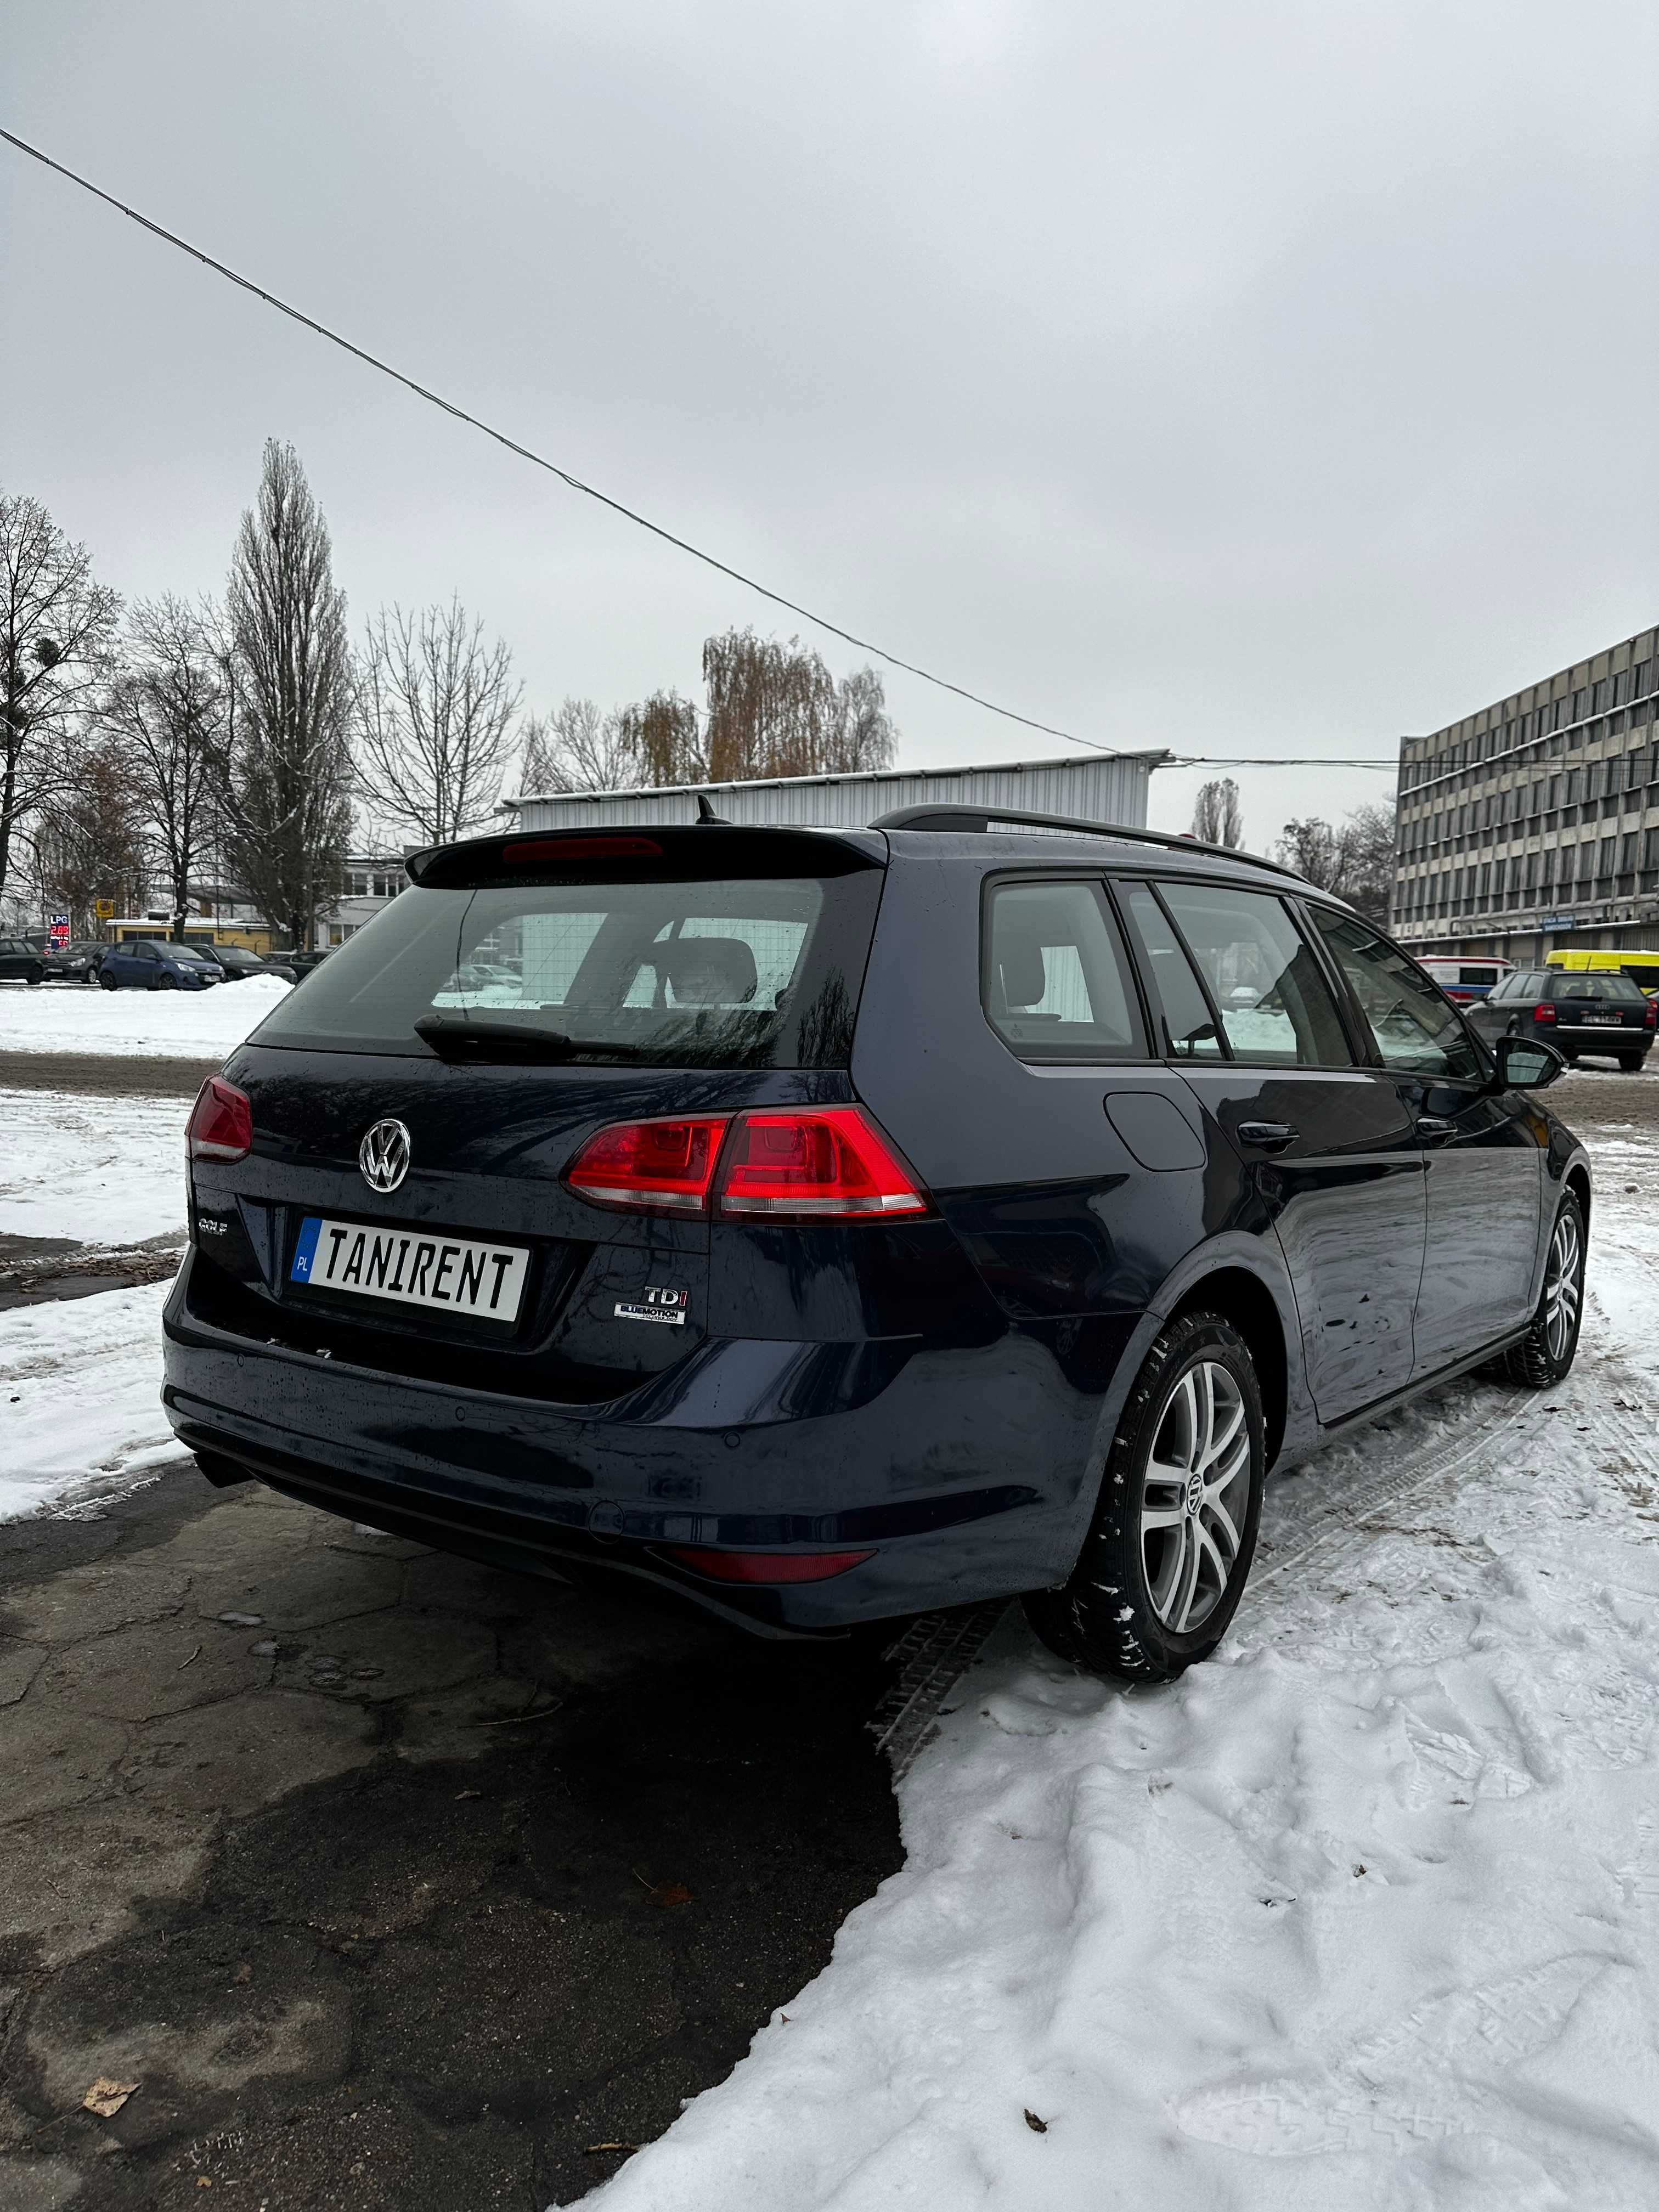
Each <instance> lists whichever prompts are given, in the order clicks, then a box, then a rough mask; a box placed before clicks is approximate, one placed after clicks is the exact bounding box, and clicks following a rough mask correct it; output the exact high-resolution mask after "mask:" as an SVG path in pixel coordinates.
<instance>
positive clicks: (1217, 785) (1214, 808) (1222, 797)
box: [1193, 775, 1244, 846]
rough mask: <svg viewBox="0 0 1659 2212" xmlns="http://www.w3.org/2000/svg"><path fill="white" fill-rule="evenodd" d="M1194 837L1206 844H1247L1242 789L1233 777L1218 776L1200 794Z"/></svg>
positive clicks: (1196, 809)
mask: <svg viewBox="0 0 1659 2212" xmlns="http://www.w3.org/2000/svg"><path fill="white" fill-rule="evenodd" d="M1193 835H1194V837H1201V838H1202V839H1203V841H1204V842H1205V843H1206V845H1229V846H1238V845H1242V844H1243V842H1244V813H1243V808H1242V807H1241V806H1240V805H1239V803H1238V786H1237V784H1236V783H1235V782H1234V781H1233V780H1232V778H1231V776H1230V775H1223V776H1218V777H1217V778H1216V779H1215V780H1214V781H1213V782H1211V783H1206V785H1204V787H1203V788H1202V789H1201V790H1200V793H1199V794H1198V804H1197V805H1195V806H1194V809H1193Z"/></svg>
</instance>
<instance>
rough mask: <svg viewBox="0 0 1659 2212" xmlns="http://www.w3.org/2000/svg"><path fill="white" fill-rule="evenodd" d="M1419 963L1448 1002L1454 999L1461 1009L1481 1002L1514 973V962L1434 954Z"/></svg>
mask: <svg viewBox="0 0 1659 2212" xmlns="http://www.w3.org/2000/svg"><path fill="white" fill-rule="evenodd" d="M1418 964H1419V966H1420V967H1421V968H1423V969H1425V971H1426V972H1427V973H1428V974H1429V975H1432V976H1433V978H1434V980H1435V981H1436V982H1437V983H1438V984H1439V986H1440V987H1441V989H1442V990H1443V992H1444V993H1445V994H1446V996H1447V997H1448V998H1449V999H1451V1000H1455V1002H1456V1003H1457V1005H1459V1006H1473V1005H1474V1004H1475V1002H1476V1001H1477V1000H1480V999H1484V998H1485V997H1486V994H1487V993H1488V992H1489V991H1495V990H1496V989H1497V988H1498V985H1499V984H1500V983H1501V982H1502V981H1503V980H1504V977H1505V976H1506V975H1510V974H1512V973H1513V971H1514V964H1515V963H1513V962H1512V961H1509V960H1498V959H1492V960H1486V959H1478V958H1475V957H1470V958H1468V959H1465V958H1463V957H1462V956H1461V955H1459V956H1456V957H1454V956H1452V955H1450V954H1443V953H1438V952H1433V953H1430V954H1428V955H1427V956H1426V957H1425V958H1424V959H1423V960H1421V961H1420V962H1419V963H1418Z"/></svg>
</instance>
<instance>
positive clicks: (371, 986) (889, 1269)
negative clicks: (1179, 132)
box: [163, 807, 1590, 1681]
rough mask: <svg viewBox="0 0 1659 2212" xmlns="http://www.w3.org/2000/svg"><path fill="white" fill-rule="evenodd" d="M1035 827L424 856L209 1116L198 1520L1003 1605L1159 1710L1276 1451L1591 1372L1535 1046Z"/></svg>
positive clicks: (733, 1598) (1217, 1633)
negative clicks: (1578, 1361) (293, 1523)
mask: <svg viewBox="0 0 1659 2212" xmlns="http://www.w3.org/2000/svg"><path fill="white" fill-rule="evenodd" d="M1006 818H1007V817H987V814H986V813H985V812H984V811H981V810H969V809H959V808H950V807H934V808H915V809H910V810H907V811H902V812H900V813H897V814H894V815H890V816H889V817H886V818H885V819H884V821H882V822H879V823H876V824H874V825H873V826H872V827H871V828H869V829H838V830H829V829H781V828H766V829H763V828H758V827H756V828H739V827H735V826H732V825H729V824H728V825H719V826H716V825H713V824H705V825H704V826H702V827H700V828H690V827H686V828H684V829H682V828H656V827H652V828H650V829H641V830H630V831H629V834H628V835H627V836H625V837H619V836H615V835H612V834H609V833H600V834H597V835H596V834H594V833H592V832H582V831H577V832H574V833H560V834H558V835H556V836H545V835H533V836H495V837H489V838H485V839H480V840H477V841H476V842H471V843H467V844H462V845H453V846H447V847H441V848H434V849H432V850H430V851H428V852H425V853H421V854H416V855H415V856H414V857H413V858H412V859H411V860H410V861H409V863H408V868H409V874H410V888H409V889H408V890H405V891H404V892H402V893H400V894H399V896H398V897H397V898H396V899H395V900H394V901H393V902H392V903H391V904H390V905H389V906H388V907H387V908H385V909H384V910H383V911H382V912H381V913H380V915H377V916H376V917H375V919H374V921H373V922H372V923H370V924H369V925H368V927H366V928H365V929H363V930H362V932H361V933H359V934H358V935H356V936H355V937H354V938H352V939H350V940H349V943H347V944H345V945H343V946H342V947H341V948H340V949H339V950H338V951H337V952H335V953H331V955H330V956H329V957H328V959H327V961H326V963H324V964H323V965H322V966H321V967H319V969H317V970H316V972H314V973H313V975H311V976H309V977H308V978H307V981H306V982H304V983H303V984H302V985H301V987H300V988H299V989H298V990H295V991H293V992H290V993H289V994H286V995H285V996H284V997H283V1000H281V1002H280V1003H279V1004H278V1005H277V1006H275V1007H274V1008H273V1009H272V1011H271V1012H270V1014H269V1015H268V1016H267V1017H266V1018H265V1020H264V1022H263V1023H262V1024H260V1026H259V1027H258V1029H257V1030H254V1032H253V1033H252V1036H251V1037H250V1038H249V1039H248V1041H247V1042H246V1043H244V1044H242V1045H241V1046H240V1047H239V1048H237V1050H236V1051H235V1052H234V1054H233V1055H232V1056H231V1058H230V1059H229V1060H228V1062H227V1063H226V1066H225V1068H224V1071H223V1073H222V1075H218V1076H215V1077H214V1078H212V1079H210V1081H209V1082H208V1083H207V1084H206V1085H204V1087H203V1090H202V1091H201V1094H200V1096H199V1097H198V1099H197V1103H196V1106H195V1108H194V1109H193V1110H192V1113H191V1119H190V1124H189V1133H188V1146H187V1148H188V1152H189V1156H190V1172H191V1191H190V1217H189V1218H190V1227H191V1245H190V1249H189V1252H188V1255H187V1257H186V1260H185V1266H184V1268H183V1270H182V1272H181V1273H180V1275H179V1279H178V1282H177V1284H176V1285H175V1286H174V1289H173V1292H172V1295H171V1297H170V1298H169V1300H168V1303H167V1310H166V1316H165V1322H164V1333H165V1340H166V1383H165V1388H164V1390H163V1403H164V1405H165V1407H166V1408H167V1413H168V1417H169V1419H171V1421H172V1423H173V1427H174V1429H175V1430H176V1431H177V1432H178V1435H179V1438H180V1440H181V1442H182V1443H184V1444H185V1446H186V1447H187V1448H188V1449H191V1450H192V1451H194V1452H195V1453H196V1455H197V1459H198V1462H199V1463H200V1465H201V1466H202V1468H203V1469H204V1472H205V1473H206V1474H207V1475H208V1477H209V1479H210V1480H212V1481H215V1482H221V1483H225V1482H236V1481H240V1480H246V1478H248V1477H249V1476H252V1477H255V1478H257V1479H258V1480H260V1481H263V1482H265V1483H268V1484H270V1485H271V1486H273V1487H275V1488H276V1489H277V1490H280V1491H284V1492H288V1493H289V1494H290V1495H292V1496H294V1497H295V1498H302V1499H305V1500H307V1501H308V1502H310V1503H311V1504H315V1505H319V1506H321V1507H323V1508H325V1509H326V1510H331V1511H333V1512H337V1513H340V1514H343V1515H345V1516H347V1517H349V1519H351V1520H353V1521H356V1522H369V1523H371V1524H373V1525H374V1526H376V1527H380V1528H387V1529H391V1530H394V1531H396V1532H398V1533H400V1534H405V1535H409V1536H411V1537H414V1538H415V1539H416V1541H422V1542H427V1543H434V1544H437V1545H439V1546H440V1547H446V1548H448V1549H452V1550H455V1551H459V1552H462V1553H466V1552H469V1551H471V1552H474V1553H477V1554H478V1555H480V1556H483V1557H486V1558H489V1559H494V1560H495V1561H497V1562H499V1563H510V1564H513V1565H519V1566H522V1567H526V1568H529V1569H532V1570H536V1569H540V1570H543V1571H550V1572H552V1573H555V1574H558V1573H561V1572H563V1571H573V1572H575V1573H578V1574H580V1576H581V1577H583V1578H584V1579H585V1580H589V1581H594V1580H598V1581H599V1582H600V1583H601V1585H602V1583H603V1578H604V1577H605V1576H607V1575H611V1576H620V1577H623V1586H626V1587H633V1586H636V1584H637V1583H639V1582H641V1581H643V1582H646V1583H657V1584H659V1585H661V1586H663V1587H665V1588H666V1589H671V1590H674V1591H677V1592H678V1593H680V1594H681V1595H684V1596H687V1597H690V1598H692V1599H694V1600H695V1601H697V1602H698V1603H700V1604H702V1605H703V1606H705V1607H708V1608H709V1609H710V1610H712V1611H713V1612H714V1613H717V1614H719V1615H720V1616H721V1617H722V1618H724V1619H726V1620H730V1621H733V1622H736V1623H738V1625H743V1626H749V1627H750V1628H752V1629H756V1630H757V1631H759V1632H762V1633H765V1634H772V1635H777V1634H785V1635H805V1636H811V1635H815V1634H816V1635H823V1634H836V1633H839V1632H844V1631H845V1630H847V1629H848V1628H849V1627H851V1626H854V1625H856V1624H859V1623H873V1622H878V1621H887V1620H893V1619H895V1618H898V1617H902V1616H905V1615H907V1614H910V1613H917V1612H921V1611H924V1610H927V1609H929V1608H932V1607H938V1606H941V1605H963V1604H969V1603H975V1602H979V1601H990V1600H1000V1599H1003V1598H1006V1597H1008V1596H1011V1595H1016V1594H1019V1595H1024V1598H1025V1601H1026V1604H1027V1607H1028V1610H1029V1612H1030V1617H1031V1620H1032V1621H1033V1623H1034V1625H1035V1626H1036V1630H1037V1632H1038V1633H1039V1634H1040V1635H1041V1636H1042V1637H1043V1638H1045V1639H1046V1641H1047V1642H1048V1644H1050V1645H1051V1646H1052V1647H1053V1649H1054V1650H1056V1651H1058V1652H1060V1653H1061V1654H1062V1655H1063V1656H1066V1658H1067V1659H1069V1660H1073V1661H1075V1662H1079V1663H1081V1664H1083V1665H1085V1666H1087V1667H1090V1668H1096V1669H1097V1670H1099V1671H1100V1672H1102V1673H1105V1674H1115V1675H1118V1676H1121V1677H1124V1678H1127V1679H1130V1680H1140V1681H1153V1680H1167V1679H1168V1678H1170V1676H1172V1675H1175V1674H1179V1673H1180V1672H1181V1671H1182V1668H1185V1667H1187V1666H1188V1665H1189V1664H1191V1663H1192V1662H1194V1661H1195V1660H1200V1659H1203V1658H1205V1657H1206V1656H1208V1654H1209V1653H1210V1652H1211V1651H1212V1650H1214V1649H1215V1647H1216V1645H1217V1644H1218V1643H1219V1641H1220V1639H1221V1638H1222V1636H1223V1634H1224V1632H1225V1629H1226V1627H1227V1624H1228V1622H1229V1621H1230V1620H1231V1618H1232V1615H1233V1613H1234V1611H1235V1609H1236V1607H1237V1604H1238V1602H1239V1599H1240V1595H1241V1594H1242V1592H1243V1588H1244V1583H1245V1578H1246V1577H1247V1575H1248V1574H1249V1567H1250V1562H1251V1558H1252V1555H1253V1553H1254V1550H1255V1537H1256V1527H1257V1519H1258V1516H1259V1513H1260V1510H1261V1495H1262V1486H1263V1483H1264V1480H1265V1478H1266V1476H1267V1470H1268V1469H1269V1468H1271V1467H1273V1466H1275V1465H1277V1466H1281V1467H1282V1466H1287V1465H1289V1464H1291V1463H1292V1462H1295V1461H1297V1460H1298V1459H1301V1458H1303V1457H1304V1456H1306V1455H1308V1454H1309V1453H1310V1452H1313V1451H1316V1450H1317V1449H1320V1448H1321V1447H1322V1445H1323V1444H1325V1443H1328V1441H1329V1440H1330V1439H1331V1438H1332V1437H1335V1436H1338V1435H1340V1434H1341V1433H1343V1432H1344V1431H1345V1430H1346V1428H1347V1427H1348V1426H1349V1425H1350V1424H1352V1423H1353V1422H1356V1421H1358V1420H1362V1419H1367V1418H1369V1417H1370V1416H1371V1415H1373V1414H1375V1413H1378V1412H1380V1411H1383V1409H1385V1408H1388V1407H1394V1406H1397V1405H1399V1404H1401V1402H1402V1401H1405V1400H1406V1399H1407V1398H1408V1397H1410V1396H1411V1395H1413V1394H1414V1393H1416V1392H1418V1391H1419V1390H1422V1389H1426V1388H1428V1387H1429V1386H1430V1385H1431V1384H1443V1383H1446V1382H1447V1381H1449V1379H1450V1378H1452V1377H1454V1376H1458V1375H1461V1374H1463V1373H1465V1372H1467V1371H1468V1370H1471V1369H1474V1368H1476V1367H1479V1366H1483V1365H1488V1364H1492V1363H1493V1362H1494V1361H1496V1362H1500V1363H1505V1364H1506V1368H1507V1372H1508V1373H1509V1375H1510V1376H1511V1378H1512V1379H1514V1380H1516V1381H1517V1382H1519V1383H1522V1384H1524V1385H1528V1386H1530V1387H1534V1388H1536V1387H1539V1386H1541V1385H1543V1384H1545V1383H1550V1382H1553V1381H1554V1380H1556V1379H1558V1378H1559V1376H1563V1375H1565V1372H1566V1371H1567V1369H1568V1367H1569V1366H1570V1364H1571V1360H1572V1358H1573V1353H1574V1349H1575V1346H1576V1344H1577V1332H1578V1316H1579V1313H1580V1311H1581V1307H1582V1294H1583V1256H1584V1249H1585V1234H1586V1228H1587V1225H1588V1223H1589V1218H1590V1181H1589V1164H1588V1162H1587V1160H1586V1158H1585V1154H1584V1152H1583V1147H1582V1146H1580V1145H1579V1144H1578V1143H1577V1139H1575V1138H1574V1137H1573V1136H1572V1135H1571V1133H1570V1132H1569V1131H1568V1130H1566V1129H1565V1128H1564V1127H1562V1125H1561V1124H1560V1122H1559V1121H1557V1120H1556V1119H1555V1117H1554V1116H1553V1115H1552V1114H1551V1113H1550V1112H1549V1111H1548V1109H1547V1107H1546V1106H1545V1105H1544V1103H1542V1101H1541V1098H1540V1097H1538V1096H1537V1095H1536V1093H1537V1090H1538V1087H1540V1086H1541V1085H1545V1084H1547V1083H1548V1082H1550V1081H1552V1080H1553V1079H1554V1077H1556V1076H1557V1075H1558V1074H1559V1073H1560V1069H1561V1060H1560V1056H1559V1054H1558V1053H1557V1052H1556V1051H1555V1050H1553V1048H1552V1047H1551V1046H1549V1045H1547V1044H1544V1043H1539V1042H1534V1039H1533V1038H1532V1037H1531V1036H1524V1037H1523V1036H1514V1037H1510V1036H1504V1037H1500V1038H1499V1039H1498V1042H1497V1043H1496V1045H1495V1046H1494V1047H1493V1048H1492V1050H1491V1051H1488V1050H1487V1048H1486V1047H1485V1046H1484V1045H1483V1044H1482V1043H1481V1042H1480V1039H1479V1038H1478V1037H1476V1036H1474V1034H1473V1033H1472V1032H1471V1030H1470V1029H1469V1027H1468V1024H1467V1022H1466V1021H1465V1019H1464V1017H1463V1015H1462V1012H1461V1010H1460V1009H1458V1008H1457V1007H1455V1006H1451V1005H1449V1003H1448V1001H1447V1000H1446V999H1445V997H1444V996H1443V994H1442V992H1441V991H1440V990H1439V989H1438V987H1437V986H1436V985H1434V984H1433V983H1431V981H1429V980H1428V978H1427V977H1426V976H1425V975H1424V974H1423V973H1422V971H1421V970H1420V969H1419V968H1418V967H1417V966H1416V965H1415V964H1414V963H1413V962H1412V961H1411V960H1410V959H1408V958H1407V957H1406V955H1405V954H1404V953H1402V952H1401V951H1399V950H1398V949H1397V948H1396V947H1395V945H1391V944H1390V943H1389V941H1388V940H1387V939H1385V938H1383V937H1382V936H1380V935H1379V934H1378V933H1377V932H1376V930H1375V929H1374V928H1372V927H1370V924H1369V923H1367V922H1365V921H1362V920H1361V919H1360V917H1359V916H1358V915H1356V914H1355V913H1354V912H1353V911H1352V909H1351V908H1348V907H1346V906H1344V905H1343V904H1342V903H1341V902H1340V901H1338V900H1336V899H1334V898H1333V897H1332V896H1329V895H1328V894H1326V893H1323V892H1321V891H1319V890H1316V889H1315V888H1314V887H1313V886H1312V885H1310V884H1307V883H1304V881H1302V880H1301V879H1300V878H1297V877H1296V876H1294V875H1292V874H1291V872H1289V871H1288V870H1286V869H1284V868H1281V867H1277V866H1273V864H1270V863H1267V862H1262V861H1255V860H1249V858H1247V857H1246V856H1244V855H1242V854H1237V853H1225V852H1222V851H1220V850H1219V849H1218V848H1211V847H1204V846H1201V845H1198V844H1196V843H1194V842H1192V841H1190V840H1186V839H1169V838H1164V837H1160V836H1158V835H1156V834H1155V833H1152V832H1150V831H1135V830H1117V829H1104V828H1102V829H1095V830H1088V826H1087V825H1085V824H1079V823H1074V822H1073V823H1054V821H1053V819H1052V818H1051V817H1013V820H1014V823H1015V825H1016V826H1013V827H1002V826H992V825H993V824H1000V823H1001V822H1002V821H1004V820H1006ZM1020 823H1025V824H1027V825H1028V826H1025V827H1021V826H1018V825H1019V824H1020ZM1056 827H1058V828H1061V829H1066V830H1068V831H1070V832H1072V833H1073V834H1071V835H1068V836H1054V835H1053V834H1052V831H1053V829H1054V828H1056ZM1034 829H1036V830H1040V831H1042V834H1036V835H1034V834H1032V831H1033V830H1034ZM1085 831H1087V834H1082V833H1084V832H1085ZM478 961H483V962H486V963H488V964H489V966H491V967H492V968H493V967H495V966H496V965H501V966H505V967H507V969H510V970H511V971H512V972H513V975H514V977H515V981H516V987H517V998H516V1002H515V1003H513V1004H512V1005H510V1006H507V1005H502V1004H501V1003H499V1001H495V1000H484V1001H479V1000H476V999H475V1000H473V1001H472V1002H471V1003H467V1001H466V999H465V994H464V993H463V992H462V991H460V990H458V987H457V985H458V981H459V976H460V974H461V971H462V970H464V969H466V968H467V967H468V966H470V965H471V963H475V962H478Z"/></svg>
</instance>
